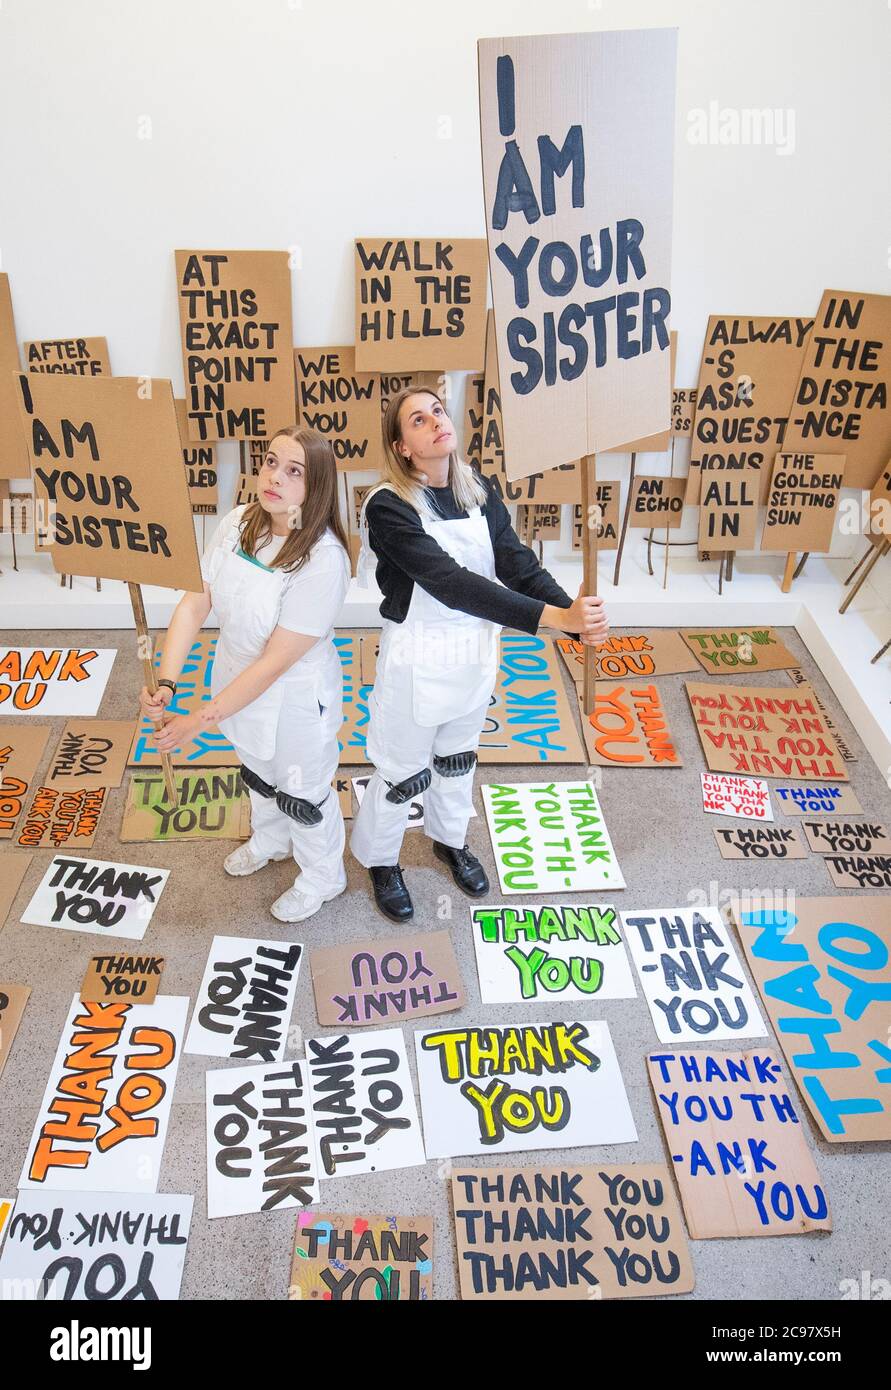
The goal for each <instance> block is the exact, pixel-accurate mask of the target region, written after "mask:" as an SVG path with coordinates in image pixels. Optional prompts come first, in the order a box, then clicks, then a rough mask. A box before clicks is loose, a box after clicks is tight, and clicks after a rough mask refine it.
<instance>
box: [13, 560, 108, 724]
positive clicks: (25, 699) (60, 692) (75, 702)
mask: <svg viewBox="0 0 891 1390" xmlns="http://www.w3.org/2000/svg"><path fill="white" fill-rule="evenodd" d="M78 573H80V571H78ZM117 654H118V653H117V648H116V647H105V648H100V649H98V650H97V649H96V648H93V649H90V648H87V647H0V706H2V712H3V714H4V716H5V717H6V718H9V717H10V716H12V715H19V714H43V715H46V716H48V717H50V716H54V715H57V714H90V715H93V714H96V713H97V712H98V710H99V706H100V704H101V703H102V696H103V695H104V694H105V687H106V685H107V684H108V678H109V676H110V675H111V668H112V666H113V665H114V659H115V657H116V656H117ZM42 751H43V750H42V749H41V752H42Z"/></svg>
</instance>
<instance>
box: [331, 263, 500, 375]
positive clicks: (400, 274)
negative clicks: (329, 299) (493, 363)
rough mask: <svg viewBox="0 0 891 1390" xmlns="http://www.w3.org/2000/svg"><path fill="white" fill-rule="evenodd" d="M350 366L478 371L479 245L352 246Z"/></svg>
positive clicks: (482, 284)
mask: <svg viewBox="0 0 891 1390" xmlns="http://www.w3.org/2000/svg"><path fill="white" fill-rule="evenodd" d="M355 269H356V366H357V368H358V369H359V371H362V372H394V371H402V370H405V371H415V370H417V369H419V368H422V369H426V370H428V371H429V370H433V369H435V370H439V371H446V372H451V371H461V370H470V371H478V370H479V368H480V367H482V365H483V362H484V360H485V359H484V355H483V354H484V352H485V338H486V285H487V275H486V243H485V241H483V240H482V239H476V238H469V237H464V238H457V239H451V240H447V239H445V238H439V237H420V238H417V239H411V240H398V239H396V238H393V237H391V238H389V239H388V240H382V239H381V240H379V239H376V238H366V237H363V238H360V239H357V241H356V256H355Z"/></svg>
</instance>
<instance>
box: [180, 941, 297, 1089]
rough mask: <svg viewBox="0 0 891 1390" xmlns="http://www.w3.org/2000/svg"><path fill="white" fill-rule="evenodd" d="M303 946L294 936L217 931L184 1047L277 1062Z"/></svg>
mask: <svg viewBox="0 0 891 1390" xmlns="http://www.w3.org/2000/svg"><path fill="white" fill-rule="evenodd" d="M303 949H304V948H303V947H302V946H301V945H299V944H298V943H297V942H296V941H258V940H254V939H253V938H249V937H246V936H215V937H214V939H213V942H212V943H211V947H210V954H209V955H208V958H207V964H206V966H205V967H204V975H203V977H202V980H201V986H200V988H199V990H198V998H197V999H196V1000H195V1009H194V1012H193V1013H192V1021H191V1023H190V1024H189V1032H188V1036H187V1037H186V1047H185V1050H186V1052H190V1053H196V1054H197V1055H198V1056H199V1057H237V1058H239V1059H240V1060H241V1061H243V1062H281V1061H282V1060H283V1058H284V1055H285V1053H286V1052H287V1050H288V1025H289V1023H290V1019H291V1012H292V1010H293V1008H294V999H295V996H296V993H297V977H298V975H299V973H300V962H301V960H302V959H303Z"/></svg>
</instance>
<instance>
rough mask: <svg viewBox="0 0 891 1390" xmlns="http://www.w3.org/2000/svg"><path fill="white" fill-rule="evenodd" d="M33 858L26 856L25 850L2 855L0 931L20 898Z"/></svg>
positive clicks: (0, 871)
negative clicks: (20, 890) (17, 898)
mask: <svg viewBox="0 0 891 1390" xmlns="http://www.w3.org/2000/svg"><path fill="white" fill-rule="evenodd" d="M33 858H34V855H33V854H26V853H25V852H24V851H23V850H15V851H13V853H11V854H3V855H0V931H2V930H3V928H4V926H5V925H6V919H7V917H8V916H9V910H10V908H11V907H12V905H13V903H14V902H15V900H16V897H17V896H18V891H19V889H20V888H21V886H22V880H23V878H24V877H25V874H26V873H27V872H28V869H29V868H30V865H31V860H32V859H33Z"/></svg>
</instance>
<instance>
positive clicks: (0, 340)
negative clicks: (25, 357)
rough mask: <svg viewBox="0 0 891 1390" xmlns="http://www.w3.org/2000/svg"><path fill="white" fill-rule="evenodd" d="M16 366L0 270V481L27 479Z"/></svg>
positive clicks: (8, 302)
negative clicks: (5, 479) (0, 479)
mask: <svg viewBox="0 0 891 1390" xmlns="http://www.w3.org/2000/svg"><path fill="white" fill-rule="evenodd" d="M20 367H21V363H20V362H19V344H18V339H17V337H16V331H15V320H14V318H13V315H12V295H11V294H10V292H9V276H8V275H7V274H6V272H5V271H3V272H0V441H2V443H0V478H27V477H28V474H29V472H30V469H29V466H28V447H27V444H26V443H25V436H24V434H23V433H22V426H21V421H20V419H19V405H18V400H19V389H18V386H17V385H16V381H15V375H14V374H15V373H16V372H17V371H18V370H19V368H20Z"/></svg>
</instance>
